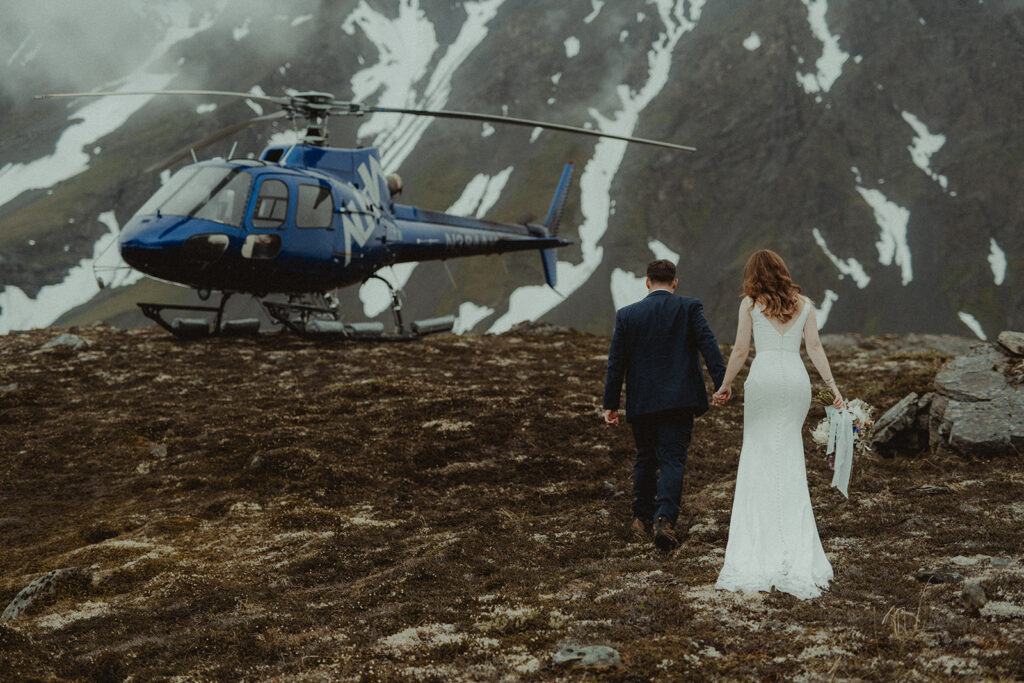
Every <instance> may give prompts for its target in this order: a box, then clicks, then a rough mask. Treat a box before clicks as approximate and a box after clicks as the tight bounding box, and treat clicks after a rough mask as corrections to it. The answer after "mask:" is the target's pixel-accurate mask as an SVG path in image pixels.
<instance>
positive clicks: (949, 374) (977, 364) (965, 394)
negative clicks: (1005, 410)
mask: <svg viewBox="0 0 1024 683" xmlns="http://www.w3.org/2000/svg"><path fill="white" fill-rule="evenodd" d="M1003 358H1004V356H1002V354H1000V353H999V352H998V351H997V350H996V349H995V347H992V346H986V347H981V348H979V349H976V350H975V351H972V352H971V354H969V355H967V356H960V357H958V358H954V359H953V360H951V361H950V362H949V363H947V364H946V366H945V367H944V368H942V370H940V371H939V374H938V375H936V376H935V387H936V388H937V389H938V391H939V393H941V394H943V395H944V396H948V397H949V398H951V399H955V400H957V401H989V400H991V399H993V398H995V397H996V396H998V395H999V394H1000V392H1002V391H1003V389H1005V388H1006V378H1005V377H1004V376H1003V373H1001V372H999V371H998V370H997V369H996V368H997V365H998V364H999V362H1000V361H1001V360H1002V359H1003Z"/></svg>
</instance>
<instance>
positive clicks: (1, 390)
mask: <svg viewBox="0 0 1024 683" xmlns="http://www.w3.org/2000/svg"><path fill="white" fill-rule="evenodd" d="M17 390H18V385H17V384H16V383H15V384H5V385H3V386H2V387H0V394H8V393H10V392H12V391H17Z"/></svg>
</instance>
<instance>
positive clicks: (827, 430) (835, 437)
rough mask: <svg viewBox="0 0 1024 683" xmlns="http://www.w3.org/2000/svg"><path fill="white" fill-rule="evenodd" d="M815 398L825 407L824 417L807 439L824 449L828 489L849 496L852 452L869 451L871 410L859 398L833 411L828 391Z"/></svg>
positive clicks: (871, 422) (832, 396)
mask: <svg viewBox="0 0 1024 683" xmlns="http://www.w3.org/2000/svg"><path fill="white" fill-rule="evenodd" d="M816 399H817V401H818V402H819V403H821V404H822V405H823V406H825V413H826V414H827V416H826V417H825V419H823V420H822V421H820V422H819V423H818V424H817V425H816V426H815V427H814V429H812V430H811V438H812V439H814V443H816V444H818V445H819V446H823V447H824V449H825V459H826V460H827V462H828V468H829V469H830V470H832V471H833V472H834V474H833V475H832V486H834V487H836V488H837V489H839V490H840V492H842V494H843V495H844V496H847V497H849V495H848V494H847V492H846V489H847V486H849V483H850V469H851V468H852V466H853V452H854V450H857V451H860V452H861V453H865V452H867V451H870V450H871V446H870V445H869V444H870V443H871V431H872V429H873V428H874V426H875V423H874V420H872V419H871V413H872V411H873V410H874V408H872V407H871V406H869V405H868V404H867V403H865V402H864V401H861V400H860V399H859V398H858V399H854V400H852V401H850V402H849V403H847V404H846V406H845V407H843V408H835V407H833V405H832V404H833V402H834V401H835V394H833V393H832V392H831V391H828V390H825V391H822V392H821V393H819V394H818V395H817V397H816ZM836 456H838V462H837V457H836Z"/></svg>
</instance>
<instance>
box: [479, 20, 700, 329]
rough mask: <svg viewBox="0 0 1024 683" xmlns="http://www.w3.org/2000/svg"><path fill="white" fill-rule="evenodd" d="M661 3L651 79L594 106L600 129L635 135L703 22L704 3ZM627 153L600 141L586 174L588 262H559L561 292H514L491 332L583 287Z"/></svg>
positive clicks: (596, 262)
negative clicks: (609, 107)
mask: <svg viewBox="0 0 1024 683" xmlns="http://www.w3.org/2000/svg"><path fill="white" fill-rule="evenodd" d="M656 7H657V11H658V15H659V18H660V19H661V22H662V24H663V26H664V31H663V32H662V33H661V34H660V35H659V37H658V39H657V40H656V41H655V42H654V44H652V45H651V49H650V51H649V52H648V56H647V63H648V73H647V76H648V78H647V82H646V83H644V84H643V86H642V87H640V88H639V89H636V90H634V89H633V88H631V87H630V86H629V85H626V84H622V85H620V86H619V87H618V95H619V99H620V102H621V105H622V109H621V110H620V111H618V112H616V113H615V114H613V115H612V117H606V116H604V115H602V114H601V113H600V112H599V111H597V110H596V109H591V110H590V115H591V117H593V118H594V120H596V121H597V122H598V129H599V130H601V131H603V132H608V133H616V134H618V135H631V134H632V132H633V130H634V129H635V128H636V124H637V122H638V121H639V119H640V114H641V113H642V112H643V110H644V108H645V107H646V106H647V105H648V104H649V103H650V102H651V101H652V100H653V99H654V98H655V97H656V96H657V95H658V93H660V92H661V90H662V88H664V87H665V84H666V83H667V82H668V75H669V69H670V67H671V64H672V54H673V52H674V50H675V47H676V45H677V44H678V43H679V41H680V39H681V38H682V37H683V36H684V35H685V34H686V33H688V32H690V31H692V30H693V29H694V28H695V27H696V26H697V22H698V21H699V20H700V16H701V11H702V9H703V7H704V3H703V2H700V1H691V2H689V3H686V2H683V1H682V0H678V1H676V2H673V1H672V0H658V1H657V3H656ZM687 7H688V8H689V12H688V13H687V11H686V8H687ZM625 151H626V143H625V142H622V141H619V140H608V139H601V140H599V141H598V142H597V144H596V145H595V146H594V155H593V157H591V159H590V160H589V161H588V162H587V164H586V166H585V167H584V169H583V172H582V173H581V174H580V209H581V212H582V214H583V224H582V225H581V226H580V228H579V240H580V249H581V252H582V256H583V259H582V261H581V262H580V263H569V262H567V261H559V262H558V265H557V274H558V291H557V292H556V291H554V290H553V289H551V288H550V287H547V286H544V285H539V286H534V285H531V286H525V287H520V288H518V289H516V290H515V291H514V292H512V294H511V296H510V297H509V304H508V310H507V311H506V313H505V314H504V315H502V316H501V317H500V318H498V320H496V321H495V322H494V324H493V325H491V328H490V330H489V331H490V332H492V333H500V332H504V331H506V330H508V329H510V328H511V327H512V326H513V325H516V324H518V323H520V322H523V321H526V320H536V319H537V318H539V317H540V316H542V315H544V314H545V313H547V312H548V311H550V310H551V309H553V308H554V307H555V306H557V305H558V304H560V303H561V302H562V301H563V300H564V299H565V298H566V297H568V296H570V295H571V294H572V293H573V292H575V291H576V290H577V289H579V288H580V287H582V286H583V285H584V284H585V283H586V282H587V281H588V280H589V279H590V277H591V275H593V274H594V272H595V271H596V270H597V268H598V266H600V265H601V261H602V259H603V257H604V249H603V248H602V247H601V246H600V241H601V238H602V237H604V234H605V232H607V230H608V227H609V216H610V215H611V212H612V207H611V198H610V197H611V192H610V191H611V185H612V181H613V180H614V178H615V174H616V173H617V172H618V169H619V166H620V165H621V163H622V159H623V157H624V156H625Z"/></svg>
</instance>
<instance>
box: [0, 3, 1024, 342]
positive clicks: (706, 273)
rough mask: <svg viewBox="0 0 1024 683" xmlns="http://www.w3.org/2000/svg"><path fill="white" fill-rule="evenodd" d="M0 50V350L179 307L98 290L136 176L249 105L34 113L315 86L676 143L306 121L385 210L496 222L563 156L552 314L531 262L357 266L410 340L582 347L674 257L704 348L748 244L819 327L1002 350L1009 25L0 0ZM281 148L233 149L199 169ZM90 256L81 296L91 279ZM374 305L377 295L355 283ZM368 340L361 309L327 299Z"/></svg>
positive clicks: (546, 192) (149, 290) (841, 6)
mask: <svg viewBox="0 0 1024 683" xmlns="http://www.w3.org/2000/svg"><path fill="white" fill-rule="evenodd" d="M7 4H9V5H10V7H7V8H5V21H4V23H3V25H2V26H0V76H2V77H0V120H2V121H3V126H2V129H0V287H3V289H2V290H0V331H7V330H10V329H23V328H29V327H41V326H46V325H49V324H51V323H54V322H57V323H58V324H82V323H89V322H93V321H96V320H106V321H110V322H113V323H115V324H118V325H122V326H138V325H142V324H143V323H144V320H145V319H144V318H142V317H141V315H140V314H139V313H138V312H137V310H136V309H135V307H134V302H135V301H138V300H147V299H148V300H153V299H159V300H175V301H185V300H187V299H188V297H190V296H192V295H191V294H190V293H189V292H187V291H186V290H182V289H179V288H175V287H170V286H168V285H164V284H162V283H156V282H154V281H151V280H148V279H140V278H139V277H138V275H137V274H133V273H128V272H125V271H123V270H118V269H114V270H111V269H109V268H110V267H111V266H115V265H116V261H117V257H116V249H115V248H113V247H112V246H111V244H112V243H113V241H114V237H115V236H116V233H117V231H118V229H119V226H120V225H123V224H124V223H125V222H127V220H128V219H129V218H130V216H131V215H132V213H133V212H134V211H135V210H136V209H137V208H138V207H139V206H140V205H141V204H142V203H143V201H145V199H146V198H147V197H148V196H149V195H150V194H152V193H153V192H154V191H155V190H156V189H157V188H158V187H159V184H160V182H161V181H160V178H159V177H158V176H156V175H153V174H146V173H144V172H143V169H145V168H146V167H148V166H149V165H150V164H152V163H154V162H156V161H158V160H159V159H161V158H163V157H164V156H166V155H167V154H168V153H169V152H171V151H172V150H175V149H178V148H181V147H184V146H186V145H188V144H189V142H190V141H195V140H198V139H201V138H202V137H204V136H205V135H206V134H208V133H210V132H212V131H215V130H217V129H219V128H221V127H224V126H227V125H230V124H231V123H234V122H237V121H240V120H243V119H245V118H250V117H252V116H255V115H256V114H258V113H263V109H262V108H261V107H260V106H259V105H258V104H257V103H255V102H253V101H248V102H244V101H236V100H228V99H217V98H213V97H204V96H186V97H174V98H172V97H167V96H137V97H103V98H97V99H88V100H86V99H82V100H70V101H62V100H46V101H35V100H32V99H31V96H32V95H33V94H35V93H39V92H61V91H92V90H101V91H107V90H133V91H137V90H159V89H206V90H230V91H243V92H253V93H254V94H259V93H266V94H271V95H279V94H284V93H285V92H287V91H288V89H295V90H319V91H327V92H331V93H333V94H334V95H335V97H337V98H339V99H352V100H356V101H360V102H364V103H368V104H377V105H393V106H396V105H397V106H410V107H421V108H449V109H458V110H464V111H478V112H484V113H493V114H503V113H504V114H508V115H510V116H518V117H523V118H532V119H540V120H547V121H554V122H559V123H566V124H570V125H590V126H593V127H595V128H600V129H603V130H607V131H611V132H616V133H624V134H633V135H639V136H642V137H648V138H656V139H662V140H668V141H673V142H677V143H683V144H691V145H693V146H695V147H697V152H696V153H693V154H685V153H679V152H668V151H662V150H654V149H651V148H646V147H639V146H630V147H627V146H626V145H624V144H622V143H619V142H615V141H609V140H604V141H600V142H595V141H594V140H593V139H591V138H583V137H576V136H569V135H562V134H556V133H551V132H543V133H539V134H538V133H537V132H535V131H531V130H530V129H523V128H512V127H509V128H495V127H493V126H489V125H480V124H475V123H467V122H459V121H441V120H434V121H431V120H427V119H409V118H407V117H399V116H397V115H382V114H377V115H373V116H370V117H366V118H359V119H351V120H334V121H333V122H332V128H331V141H332V143H333V144H335V145H338V146H356V145H364V146H365V145H374V146H378V147H379V148H380V149H381V153H382V158H383V161H384V166H385V170H387V171H389V172H399V173H400V174H401V175H402V176H403V178H404V180H405V188H406V189H405V192H404V194H403V202H405V203H409V204H414V205H419V206H423V207H427V208H434V209H440V210H451V211H453V212H456V213H462V214H465V215H476V216H484V217H487V218H491V219H495V220H502V221H510V222H515V221H518V220H519V219H520V218H521V217H522V216H523V215H524V214H526V213H528V212H530V211H534V212H537V213H541V212H543V211H544V210H545V208H546V206H547V203H548V201H549V200H550V195H551V193H552V192H553V190H554V185H555V183H556V182H557V178H558V173H559V171H560V169H561V166H562V165H563V164H564V162H565V161H566V160H569V159H573V160H575V161H576V162H577V164H578V168H579V169H580V172H579V174H578V182H577V186H576V187H575V188H574V191H573V193H572V195H571V197H570V201H569V204H568V206H567V210H566V214H565V217H564V219H563V222H562V234H564V235H566V236H568V237H571V238H572V239H574V240H575V241H576V243H575V245H574V246H572V247H569V248H566V249H563V250H561V251H560V252H559V253H560V263H559V276H560V286H559V292H558V293H556V292H553V291H551V290H550V289H548V288H546V287H543V286H541V283H542V282H543V278H542V275H541V271H540V264H539V259H538V258H536V255H535V254H516V255H509V256H505V257H500V258H499V257H478V258H470V259H462V260H457V261H452V262H451V263H449V264H447V267H445V265H442V264H438V263H424V264H420V265H417V266H410V267H406V268H395V269H394V271H393V272H392V271H390V270H385V271H383V273H382V274H383V275H384V276H385V277H388V278H389V279H391V280H392V281H394V282H396V283H398V284H402V283H405V285H406V287H405V291H406V294H407V301H406V309H407V311H408V312H409V313H410V314H411V315H412V316H413V317H427V316H430V315H435V314H444V313H454V312H459V313H460V316H461V322H460V329H463V330H468V329H472V330H473V331H476V332H486V331H495V332H500V331H503V330H506V329H508V328H509V327H511V326H512V325H514V324H515V323H517V322H520V321H522V320H534V319H538V318H540V319H544V320H546V321H549V322H552V323H555V324H559V325H568V326H572V327H576V328H578V329H581V330H585V331H592V332H602V331H607V330H608V329H609V327H610V324H611V319H612V315H613V313H614V310H615V308H616V307H617V306H621V305H623V304H625V303H628V302H630V301H632V300H635V299H637V298H639V297H640V296H641V295H642V293H643V287H642V277H641V274H642V272H643V269H644V267H645V265H646V263H647V262H648V261H650V260H651V259H652V258H655V257H669V258H673V259H675V260H677V261H678V263H679V268H680V291H682V292H685V293H688V294H692V295H695V296H699V297H700V298H701V299H702V300H704V302H705V305H706V308H707V311H708V314H709V317H710V319H711V321H712V324H713V326H714V327H715V329H716V330H717V331H718V332H719V336H721V337H723V338H725V339H728V338H729V336H730V335H731V331H732V327H733V325H734V324H735V309H736V305H737V293H738V292H739V290H740V286H741V274H742V267H743V264H744V262H745V260H746V257H747V256H748V255H749V253H750V252H752V251H753V250H755V249H758V248H771V249H774V250H775V251H777V252H779V253H780V254H782V255H783V257H784V258H786V260H787V262H788V263H789V265H790V267H791V270H792V271H793V274H794V278H795V279H796V281H797V282H799V283H800V284H801V285H802V286H803V287H804V291H805V293H807V294H808V295H810V296H811V297H812V298H813V299H814V300H815V301H816V302H817V306H818V313H819V315H818V317H819V323H820V324H821V325H822V326H823V327H824V329H825V330H826V331H829V332H846V331H852V332H860V333H891V332H930V333H959V334H976V335H978V336H986V335H992V334H995V333H997V332H998V331H999V330H1001V329H1020V328H1022V327H1024V286H1022V277H1024V198H1022V196H1021V194H1020V192H1019V185H1020V180H1021V174H1020V167H1021V160H1022V157H1024V126H1022V117H1021V115H1020V103H1021V102H1022V101H1024V78H1021V76H1022V75H1024V73H1022V72H1024V68H1022V65H1024V2H1021V1H1020V0H984V1H979V2H969V3H968V2H962V1H961V0H939V1H935V2H928V3H924V2H914V1H911V0H894V1H893V2H887V3H883V4H879V3H863V2H854V1H853V0H846V1H845V2H840V1H838V0H832V1H831V2H828V1H827V0H763V1H762V2H749V1H744V0H708V1H707V2H700V1H696V0H691V1H686V0H675V1H673V0H654V1H650V2H639V1H634V2H615V3H612V2H602V1H601V0H591V2H576V3H564V2H556V1H555V0H540V1H536V2H530V3H524V2H517V1H516V0H479V1H477V2H428V1H427V0H399V1H397V2H395V1H390V2H376V1H375V2H365V1H364V2H358V3H356V2H336V3H326V2H316V1H314V0H305V1H301V2H292V3H289V4H288V5H287V7H283V6H281V5H280V3H273V2H270V1H269V0H266V1H259V2H250V1H246V2H242V1H241V0H226V1H223V2H219V3H206V2H198V0H197V1H195V2H191V3H190V2H185V1H184V0H175V1H171V0H168V1H164V2H159V3H129V2H124V3H113V4H112V3H108V2H100V1H99V0H88V1H85V2H70V1H67V2H63V3H61V2H58V3H47V4H46V6H45V7H42V6H41V5H40V6H39V7H35V6H33V7H29V6H27V5H26V4H25V3H13V2H11V3H7ZM290 135H294V134H293V133H292V132H291V131H290V130H289V129H288V124H283V125H278V126H276V127H275V126H273V125H270V124H268V125H267V126H265V127H262V128H261V127H255V128H251V129H248V130H246V131H244V132H242V133H239V134H238V135H237V136H236V137H235V138H233V139H232V140H228V141H225V142H224V143H222V144H221V145H218V146H215V147H213V148H211V149H208V150H205V152H203V153H204V154H210V155H214V156H217V155H221V156H223V155H226V154H228V153H229V151H230V150H231V147H232V144H234V145H235V147H234V154H235V155H239V156H246V155H256V154H258V153H259V152H260V150H261V149H262V148H263V147H264V146H265V145H266V144H267V143H268V142H269V141H270V140H271V139H273V140H288V139H293V138H290V137H289V136H290ZM94 262H95V264H96V265H98V266H99V267H100V272H101V274H102V275H103V277H104V280H105V281H106V282H107V283H108V284H110V285H117V286H109V287H107V288H106V289H104V290H102V291H100V290H99V289H98V287H97V286H96V285H95V283H94V282H93V274H92V270H93V265H94ZM378 285H379V286H378ZM340 297H341V300H342V303H343V305H344V307H345V310H346V312H347V315H348V317H349V318H351V319H362V318H372V317H377V316H386V315H388V314H387V311H386V310H385V308H386V303H387V299H386V296H385V292H384V287H383V285H381V284H380V283H375V282H371V283H368V284H366V285H364V286H362V287H361V288H349V289H347V290H343V291H342V292H340Z"/></svg>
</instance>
